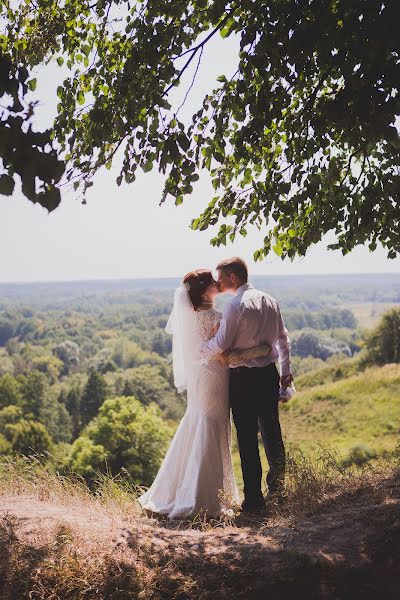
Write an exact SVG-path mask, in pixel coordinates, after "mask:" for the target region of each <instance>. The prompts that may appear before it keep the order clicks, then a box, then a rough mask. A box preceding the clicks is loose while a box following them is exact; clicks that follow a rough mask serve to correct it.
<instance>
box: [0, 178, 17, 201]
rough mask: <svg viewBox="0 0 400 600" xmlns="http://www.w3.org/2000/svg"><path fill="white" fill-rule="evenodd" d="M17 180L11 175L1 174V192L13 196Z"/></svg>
mask: <svg viewBox="0 0 400 600" xmlns="http://www.w3.org/2000/svg"><path fill="white" fill-rule="evenodd" d="M14 186H15V181H14V179H13V178H12V177H10V176H9V175H0V194H2V195H3V196H11V194H12V193H13V191H14Z"/></svg>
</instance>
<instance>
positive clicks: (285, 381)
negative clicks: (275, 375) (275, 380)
mask: <svg viewBox="0 0 400 600" xmlns="http://www.w3.org/2000/svg"><path fill="white" fill-rule="evenodd" d="M292 381H293V375H292V374H291V373H289V375H282V377H281V387H283V388H285V387H287V386H288V385H290V384H291V383H292Z"/></svg>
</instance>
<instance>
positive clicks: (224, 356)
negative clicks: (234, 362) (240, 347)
mask: <svg viewBox="0 0 400 600" xmlns="http://www.w3.org/2000/svg"><path fill="white" fill-rule="evenodd" d="M216 358H217V359H218V360H219V362H221V363H222V364H223V365H229V351H228V350H225V352H221V353H220V354H217V355H216Z"/></svg>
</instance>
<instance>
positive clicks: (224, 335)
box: [200, 304, 239, 356]
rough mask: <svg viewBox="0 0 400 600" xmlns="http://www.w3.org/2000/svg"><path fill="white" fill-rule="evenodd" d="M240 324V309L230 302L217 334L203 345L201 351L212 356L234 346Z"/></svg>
mask: <svg viewBox="0 0 400 600" xmlns="http://www.w3.org/2000/svg"><path fill="white" fill-rule="evenodd" d="M238 325H239V311H238V309H237V308H236V307H235V306H233V305H232V304H228V306H227V307H226V309H225V311H224V314H223V317H222V319H221V322H220V325H219V329H218V331H217V333H216V335H215V336H214V337H213V338H211V340H209V341H208V342H205V343H204V344H203V345H202V346H201V349H200V351H201V353H202V354H203V355H204V356H210V355H212V354H220V353H221V352H224V351H225V350H228V349H229V348H230V347H231V346H232V343H233V341H234V339H235V335H236V332H237V330H238Z"/></svg>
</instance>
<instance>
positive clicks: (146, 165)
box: [142, 160, 153, 173]
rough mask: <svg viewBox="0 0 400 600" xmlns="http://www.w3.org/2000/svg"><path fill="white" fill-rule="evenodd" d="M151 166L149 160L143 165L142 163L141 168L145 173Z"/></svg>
mask: <svg viewBox="0 0 400 600" xmlns="http://www.w3.org/2000/svg"><path fill="white" fill-rule="evenodd" d="M152 168H153V161H151V160H149V161H147V162H146V163H144V165H142V169H143V171H144V172H145V173H148V172H149V171H151V170H152Z"/></svg>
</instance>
